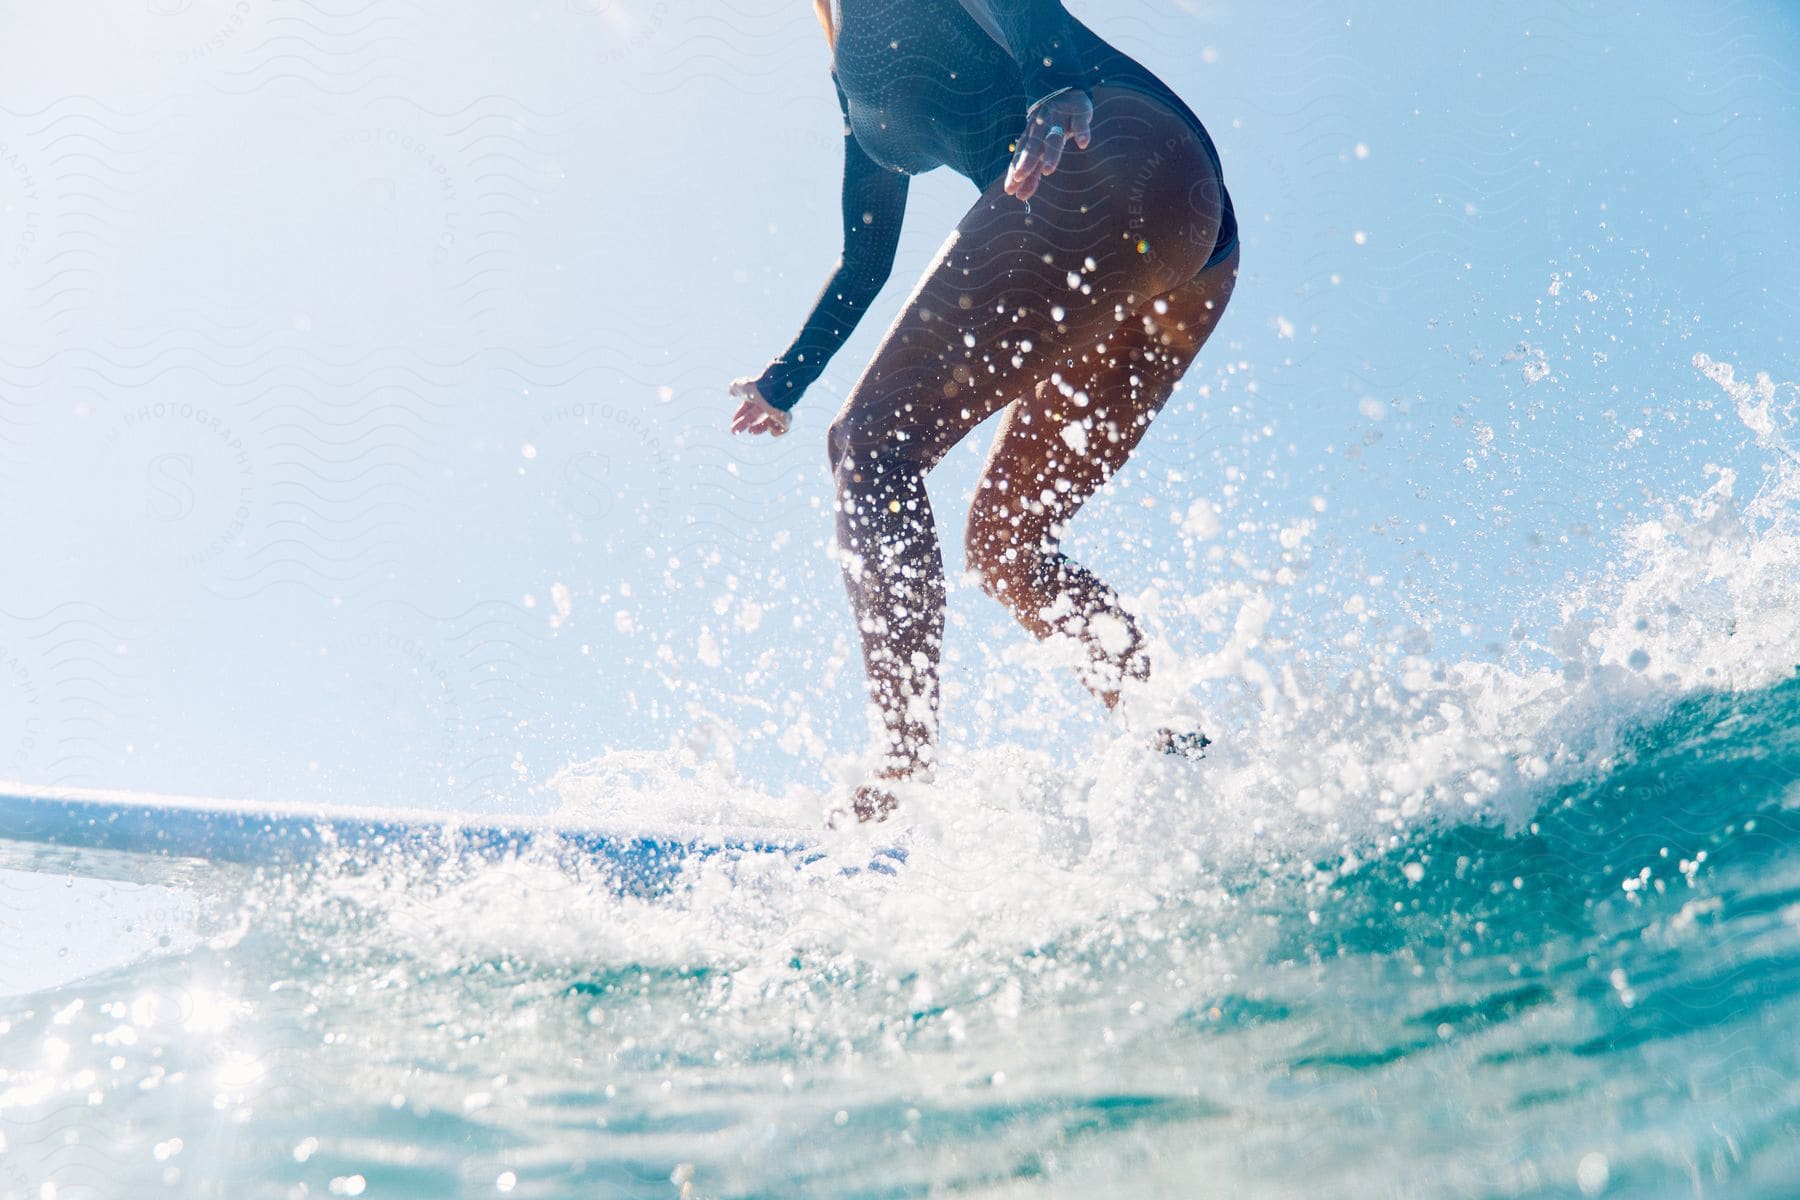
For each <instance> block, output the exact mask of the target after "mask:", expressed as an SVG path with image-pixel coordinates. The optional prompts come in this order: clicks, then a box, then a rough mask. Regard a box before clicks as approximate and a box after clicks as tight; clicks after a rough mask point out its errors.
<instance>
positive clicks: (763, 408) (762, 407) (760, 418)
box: [731, 378, 794, 437]
mask: <svg viewBox="0 0 1800 1200" xmlns="http://www.w3.org/2000/svg"><path fill="white" fill-rule="evenodd" d="M731 394H732V395H733V396H735V397H737V398H738V400H740V401H741V403H740V404H739V405H738V409H737V413H736V415H734V416H733V417H732V418H731V432H733V433H772V434H774V435H775V436H776V437H780V436H781V435H782V434H784V433H786V432H787V431H788V426H790V425H791V424H793V420H794V418H793V414H792V413H785V412H783V411H781V410H780V409H779V408H776V407H775V406H774V405H773V404H770V403H769V402H768V401H767V400H764V399H763V394H762V392H761V391H760V390H759V389H758V388H757V386H756V380H754V379H750V378H744V379H739V380H735V381H734V382H733V383H732V385H731Z"/></svg>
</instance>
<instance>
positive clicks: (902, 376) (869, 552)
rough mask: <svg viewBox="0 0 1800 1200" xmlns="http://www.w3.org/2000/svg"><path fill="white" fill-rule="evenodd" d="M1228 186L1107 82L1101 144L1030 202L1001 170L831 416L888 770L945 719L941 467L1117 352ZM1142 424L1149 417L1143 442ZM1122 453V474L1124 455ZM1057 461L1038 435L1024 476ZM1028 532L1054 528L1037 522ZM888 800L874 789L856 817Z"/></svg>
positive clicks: (860, 623) (996, 473)
mask: <svg viewBox="0 0 1800 1200" xmlns="http://www.w3.org/2000/svg"><path fill="white" fill-rule="evenodd" d="M1221 196H1222V189H1221V188H1220V186H1219V183H1218V177H1217V174H1216V172H1215V170H1214V168H1213V165H1212V162H1211V160H1210V158H1209V157H1208V155H1207V153H1206V150H1205V149H1204V147H1203V146H1202V144H1201V143H1200V142H1199V140H1198V139H1197V138H1195V137H1194V135H1193V134H1192V133H1191V131H1189V130H1188V129H1187V127H1186V126H1185V125H1184V124H1183V123H1182V122H1181V121H1180V119H1179V118H1178V117H1176V116H1175V115H1174V114H1173V113H1171V112H1169V110H1168V109H1166V108H1164V107H1162V106H1161V105H1160V104H1158V103H1157V102H1155V101H1153V100H1150V99H1148V98H1146V97H1144V96H1141V95H1139V94H1137V93H1134V92H1127V91H1122V90H1116V89H1110V88H1100V89H1098V90H1097V91H1096V93H1095V122H1094V139H1093V143H1092V146H1091V147H1090V149H1088V150H1086V151H1081V152H1075V153H1070V154H1069V155H1068V156H1067V157H1066V158H1065V159H1064V160H1063V162H1062V166H1061V168H1060V169H1059V170H1058V171H1057V172H1056V173H1055V174H1053V175H1050V176H1047V177H1045V178H1044V179H1043V181H1042V183H1041V185H1040V188H1039V190H1038V192H1037V194H1036V196H1035V197H1034V198H1033V200H1032V202H1031V204H1030V205H1029V206H1026V205H1024V204H1022V203H1020V202H1019V201H1018V200H1015V199H1013V198H1011V197H1009V196H1007V195H1005V194H1004V191H1003V190H1002V187H1001V185H1000V183H999V182H996V183H995V184H994V185H992V186H990V187H989V188H988V190H987V191H986V192H985V193H984V194H983V195H982V197H981V199H980V200H979V201H978V202H977V203H976V204H975V206H974V207H973V208H972V209H971V210H970V211H969V213H968V214H967V215H966V216H965V217H964V218H963V220H962V221H961V222H960V223H959V225H958V226H957V229H956V232H955V233H954V234H952V235H951V237H950V240H949V241H948V242H947V243H946V244H945V246H944V248H943V250H942V251H940V252H939V254H938V257H937V258H936V259H935V260H934V261H933V263H932V265H931V267H930V268H929V270H928V271H927V272H926V275H925V277H924V279H923V280H922V281H921V282H920V284H919V286H918V287H917V288H916V289H915V291H914V293H913V295H912V296H911V297H910V298H909V299H908V301H907V303H906V305H905V307H904V309H903V310H902V312H901V314H900V316H899V317H898V318H897V319H896V320H895V322H894V324H893V326H892V327H891V328H890V329H889V330H888V332H887V335H886V336H885V338H884V339H883V341H882V344H881V347H880V349H879V350H878V351H877V352H876V355H875V358H874V360H873V361H872V362H871V363H870V364H869V366H868V369H867V370H865V371H864V372H863V375H862V378H861V379H860V380H859V381H858V382H857V385H856V387H855V388H854V389H853V390H852V392H851V394H850V397H849V398H848V400H846V402H845V404H844V407H843V409H842V411H841V412H839V414H838V416H837V418H836V420H835V421H833V423H832V426H831V431H830V435H829V437H828V446H829V454H830V466H831V471H832V474H833V477H834V479H835V481H836V485H837V495H838V545H839V550H840V553H841V556H842V564H843V567H844V577H845V583H846V586H847V588H848V590H849V594H850V602H851V607H852V609H853V610H854V613H855V616H856V621H857V628H858V633H859V635H860V637H861V639H862V646H863V662H864V665H865V667H866V669H867V671H868V676H869V686H870V694H871V697H872V698H873V700H874V702H875V705H876V707H877V709H878V710H879V711H880V713H881V716H882V720H883V724H884V727H885V729H886V733H887V739H888V746H887V761H886V763H885V765H884V768H883V774H884V775H886V776H888V777H890V778H902V777H905V776H908V775H910V774H912V773H913V772H914V771H915V770H916V769H917V768H918V767H919V766H920V765H921V764H922V763H924V762H926V761H928V760H929V759H930V757H931V755H932V746H933V744H934V742H935V740H936V734H937V709H938V661H939V655H940V652H941V649H942V645H943V628H944V578H943V561H942V558H941V556H940V554H939V550H938V542H937V531H936V524H935V521H934V520H933V516H932V511H931V504H930V499H929V497H928V496H927V495H926V492H925V484H924V477H925V474H926V472H928V471H929V470H930V469H931V468H932V467H933V466H935V465H937V463H938V462H939V461H941V460H942V458H943V457H944V455H945V454H946V453H948V452H949V450H950V449H951V447H953V446H954V445H955V444H956V443H957V441H959V440H960V439H961V438H962V437H963V436H964V435H965V434H966V433H968V432H969V430H971V429H973V428H974V427H975V426H976V425H978V424H980V423H981V421H983V420H984V419H986V418H987V417H988V416H990V415H992V414H993V413H994V412H996V411H998V410H999V409H1000V408H1002V407H1004V406H1006V405H1007V404H1009V403H1012V402H1013V401H1015V400H1020V399H1021V398H1024V397H1031V398H1032V399H1031V400H1030V401H1028V402H1031V403H1035V393H1034V388H1035V386H1036V385H1037V384H1038V382H1039V381H1041V380H1044V379H1047V378H1049V376H1050V375H1051V374H1052V373H1053V372H1056V371H1058V369H1059V368H1060V366H1061V365H1062V364H1064V363H1066V362H1079V361H1080V359H1081V357H1082V355H1083V354H1086V353H1088V352H1090V351H1092V352H1095V353H1104V352H1101V351H1099V350H1098V349H1097V348H1098V347H1100V346H1102V345H1109V344H1110V341H1109V339H1114V338H1116V337H1118V336H1120V334H1121V333H1122V331H1124V330H1126V329H1128V328H1133V327H1135V326H1136V325H1141V318H1140V316H1139V313H1140V310H1143V309H1146V308H1147V307H1149V306H1151V305H1152V303H1153V298H1155V297H1159V296H1163V295H1165V294H1173V293H1174V292H1176V291H1177V290H1178V289H1180V288H1182V287H1183V285H1184V284H1186V283H1187V281H1189V280H1192V279H1193V278H1194V276H1195V275H1196V274H1198V273H1199V272H1200V268H1201V266H1202V264H1203V263H1204V262H1205V260H1206V258H1207V256H1208V254H1209V253H1210V252H1211V249H1212V246H1213V242H1214V239H1215V236H1216V234H1217V230H1218V223H1219V213H1220V197H1221ZM1189 358H1191V355H1189V356H1188V357H1187V358H1183V359H1182V365H1183V366H1184V367H1185V365H1186V362H1187V361H1188V360H1189ZM1172 384H1173V379H1171V380H1170V381H1169V386H1172ZM1101 386H1105V387H1108V388H1112V387H1116V386H1118V384H1117V381H1116V380H1111V381H1109V382H1107V383H1105V384H1103V385H1101ZM1164 395H1165V398H1166V392H1164ZM1159 406H1160V403H1159ZM1141 436H1142V429H1141V428H1134V429H1133V443H1132V444H1135V438H1136V437H1141ZM1003 440H1004V436H1003ZM1099 440H1101V441H1103V440H1104V439H1103V438H1102V439H1099ZM1127 452H1128V449H1127ZM1110 456H1111V452H1110V451H1109V462H1110V465H1109V466H1107V467H1106V468H1105V473H1107V474H1110V472H1111V471H1112V470H1116V469H1117V462H1116V461H1111V457H1110ZM1120 460H1122V458H1121V459H1120ZM1043 461H1044V456H1043V453H1042V451H1041V449H1039V450H1037V451H1036V452H1035V457H1033V458H1030V459H1028V460H1027V461H1026V464H1025V466H1024V467H1023V468H1022V471H1021V475H1022V477H1024V476H1030V475H1033V474H1035V473H1036V472H1037V471H1038V470H1039V469H1040V468H1039V465H1038V464H1041V463H1042V462H1043ZM1095 469H1096V470H1098V469H1099V468H1095ZM1006 474H1007V468H1006V466H1005V464H1004V461H1003V462H1002V463H1001V464H1000V465H999V466H998V467H996V465H995V464H993V463H990V465H989V470H988V474H987V478H988V479H989V480H990V481H997V480H998V479H1000V478H1003V477H1005V476H1006ZM1102 477H1103V476H1102ZM1093 486H1097V485H1093ZM1091 491H1092V486H1089V487H1088V488H1087V492H1089V493H1091ZM1021 536H1023V537H1027V538H1031V539H1033V540H1032V541H1031V542H1030V544H1031V545H1034V546H1041V545H1042V544H1043V538H1042V535H1041V534H1039V533H1035V532H1030V531H1028V532H1026V533H1025V534H1022V535H1021ZM890 804H891V798H888V797H884V796H881V795H879V794H875V793H871V794H869V795H866V796H864V797H861V798H859V804H858V815H859V816H864V817H868V816H873V815H878V813H880V812H883V811H885V809H886V807H887V806H889V805H890ZM865 809H866V810H867V811H865Z"/></svg>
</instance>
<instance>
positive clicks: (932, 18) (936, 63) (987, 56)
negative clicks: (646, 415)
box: [757, 0, 1237, 409]
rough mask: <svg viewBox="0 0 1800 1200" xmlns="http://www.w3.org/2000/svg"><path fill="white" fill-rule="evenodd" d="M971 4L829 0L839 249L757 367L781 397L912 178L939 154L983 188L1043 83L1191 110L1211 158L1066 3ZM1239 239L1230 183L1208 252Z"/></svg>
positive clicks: (891, 237) (857, 300) (889, 248)
mask: <svg viewBox="0 0 1800 1200" xmlns="http://www.w3.org/2000/svg"><path fill="white" fill-rule="evenodd" d="M973 7H974V8H975V9H976V10H977V11H980V12H982V13H983V14H984V20H977V19H976V18H975V17H974V16H972V15H971V13H970V11H969V10H968V9H965V8H964V7H963V4H962V3H961V0H833V9H834V10H835V11H834V15H835V16H836V18H837V20H836V22H835V24H836V30H837V34H836V46H835V49H834V53H833V60H832V71H831V77H832V81H833V83H835V84H836V85H837V95H838V106H839V107H840V108H841V109H842V110H843V113H844V122H845V128H844V192H843V219H844V254H843V258H842V259H841V261H840V262H839V264H838V268H837V270H836V272H835V273H834V274H833V275H832V277H831V279H830V280H829V281H828V282H827V283H826V285H825V290H824V291H823V292H822V293H821V294H820V296H819V299H818V303H817V304H815V305H814V307H813V311H812V315H811V316H809V317H808V318H807V320H806V324H805V326H804V327H803V328H802V329H801V331H800V335H799V336H798V337H797V338H795V339H794V343H793V345H792V346H790V347H788V349H787V351H786V352H785V353H783V354H782V355H781V357H779V358H777V359H776V360H775V361H774V362H772V363H770V364H769V366H768V369H767V370H765V371H764V372H763V373H762V377H761V378H760V379H758V380H757V384H758V387H759V389H760V390H761V392H762V395H763V398H764V399H766V400H767V401H768V402H769V403H770V404H772V405H774V406H775V407H776V408H780V409H789V408H792V407H793V406H794V404H795V402H796V401H798V400H799V399H800V396H801V393H803V392H804V391H805V390H806V388H807V387H808V386H809V385H810V384H811V383H812V382H813V381H814V380H815V379H817V378H818V377H819V375H820V373H821V372H823V371H824V369H825V364H826V363H827V362H828V361H829V360H830V359H831V356H832V355H833V354H835V353H837V350H838V348H839V347H841V346H842V345H843V344H844V341H845V340H846V339H847V338H849V336H850V333H851V331H852V330H853V329H855V328H856V323H857V322H858V321H859V320H861V319H862V315H863V313H864V312H866V311H867V310H868V307H869V305H870V304H871V303H872V302H873V301H874V299H875V296H876V293H878V292H879V291H880V290H881V288H882V285H883V284H885V283H886V282H887V278H888V275H889V274H890V273H891V272H892V270H893V266H894V248H895V246H896V245H898V243H899V240H900V223H901V219H902V217H903V216H904V215H905V212H906V192H907V182H908V177H909V176H912V175H917V174H920V173H921V172H924V171H930V170H933V169H935V168H937V167H940V166H946V165H948V166H950V167H952V168H954V169H955V170H956V171H957V172H958V173H960V174H962V175H965V176H967V177H968V178H969V179H970V180H971V181H972V182H973V183H974V184H975V186H976V187H978V188H981V189H983V190H985V189H986V188H987V187H988V186H989V185H990V184H992V183H993V182H994V181H995V180H996V179H998V178H999V177H1000V176H1001V174H1002V173H1003V172H1005V170H1006V168H1007V165H1008V164H1009V162H1010V161H1011V159H1012V155H1013V151H1014V149H1015V145H1016V142H1017V139H1018V136H1019V134H1020V133H1021V132H1022V131H1023V130H1024V128H1025V119H1026V110H1027V108H1028V107H1029V106H1031V105H1033V104H1036V103H1037V102H1038V101H1039V100H1042V99H1043V98H1045V97H1046V96H1049V95H1051V94H1052V93H1054V92H1057V91H1060V90H1062V89H1064V88H1071V87H1073V88H1081V89H1083V90H1087V91H1091V90H1092V89H1093V88H1095V87H1096V86H1098V85H1100V84H1110V85H1112V86H1114V87H1127V88H1131V89H1133V90H1135V91H1140V92H1144V93H1146V94H1148V95H1150V96H1153V97H1155V98H1156V99H1158V100H1160V101H1162V102H1163V103H1164V104H1167V105H1168V106H1169V107H1170V108H1172V109H1173V110H1174V111H1175V112H1176V113H1177V114H1179V115H1180V116H1181V117H1182V118H1183V119H1184V120H1186V121H1187V122H1188V123H1189V124H1190V125H1191V126H1192V127H1193V129H1194V131H1195V133H1196V134H1198V135H1199V137H1200V139H1201V140H1202V141H1203V142H1204V143H1205V145H1206V148H1207V152H1208V153H1209V154H1211V155H1212V158H1213V162H1214V163H1215V165H1216V164H1217V163H1218V158H1219V156H1218V152H1217V150H1215V149H1214V148H1213V144H1212V139H1211V138H1210V137H1208V136H1207V133H1206V128H1205V126H1203V125H1202V124H1201V123H1200V118H1198V117H1196V116H1195V115H1194V113H1193V111H1192V110H1191V109H1189V108H1188V106H1187V105H1186V104H1184V103H1182V100H1181V97H1179V96H1177V95H1176V94H1175V93H1174V92H1173V91H1171V90H1170V89H1169V87H1168V86H1167V85H1166V84H1164V83H1163V82H1162V80H1160V79H1158V78H1157V77H1156V76H1155V75H1153V74H1151V73H1150V72H1149V71H1148V70H1147V69H1146V68H1144V67H1143V66H1142V65H1140V64H1139V63H1137V62H1136V61H1134V60H1133V59H1131V58H1129V57H1127V56H1126V55H1124V54H1121V53H1120V52H1119V51H1117V50H1115V49H1113V47H1111V46H1110V45H1108V44H1107V43H1106V42H1105V41H1104V40H1102V39H1101V38H1100V37H1099V36H1098V35H1097V34H1095V33H1094V32H1093V31H1092V30H1090V29H1089V28H1088V27H1087V26H1085V25H1083V24H1082V23H1081V22H1079V21H1077V20H1076V19H1075V18H1074V17H1072V16H1070V15H1069V14H1068V12H1067V11H1065V10H1064V8H1063V6H1062V3H1061V0H983V2H981V3H976V4H974V5H973ZM987 20H991V21H992V23H993V25H994V28H992V29H989V28H988V27H987V25H986V21H987ZM1071 152H1075V151H1074V150H1073V147H1071ZM1236 245H1237V219H1236V217H1235V216H1234V214H1233V212H1232V207H1231V197H1230V195H1229V194H1227V195H1226V196H1225V198H1224V212H1223V215H1222V219H1221V221H1220V223H1219V236H1218V241H1217V242H1216V243H1215V245H1214V248H1213V253H1212V255H1211V258H1210V259H1209V261H1208V265H1209V266H1210V265H1212V264H1213V263H1216V262H1219V261H1221V260H1223V259H1224V258H1225V257H1226V256H1227V255H1229V254H1230V253H1231V251H1232V249H1233V248H1234V247H1235V246H1236Z"/></svg>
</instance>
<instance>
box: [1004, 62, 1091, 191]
mask: <svg viewBox="0 0 1800 1200" xmlns="http://www.w3.org/2000/svg"><path fill="white" fill-rule="evenodd" d="M1093 134H1094V102H1093V100H1092V99H1090V98H1089V97H1088V94H1087V93H1086V92H1084V91H1082V90H1081V89H1080V88H1067V89H1065V90H1063V91H1060V92H1056V93H1054V94H1052V95H1049V96H1046V97H1045V98H1044V99H1042V100H1040V101H1038V102H1037V104H1035V105H1034V106H1032V108H1031V110H1030V111H1029V112H1028V113H1026V115H1025V133H1024V135H1023V136H1022V137H1020V138H1019V152H1018V153H1017V154H1015V155H1013V160H1012V165H1011V166H1010V167H1008V168H1007V169H1006V194H1007V195H1009V196H1017V197H1018V198H1019V199H1021V200H1029V199H1031V196H1032V193H1034V192H1036V191H1037V189H1038V182H1039V181H1040V180H1042V179H1043V177H1044V176H1046V175H1053V174H1055V173H1056V168H1057V167H1058V166H1060V165H1061V164H1062V156H1063V151H1064V150H1065V149H1066V148H1067V147H1068V144H1069V143H1070V142H1071V141H1073V142H1074V143H1075V147H1076V149H1078V150H1086V149H1087V148H1088V142H1089V141H1090V140H1092V138H1093Z"/></svg>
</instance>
